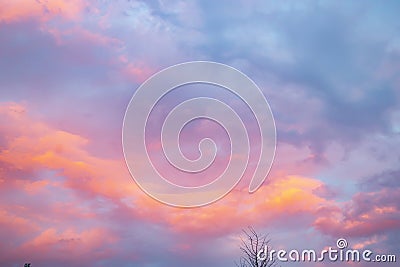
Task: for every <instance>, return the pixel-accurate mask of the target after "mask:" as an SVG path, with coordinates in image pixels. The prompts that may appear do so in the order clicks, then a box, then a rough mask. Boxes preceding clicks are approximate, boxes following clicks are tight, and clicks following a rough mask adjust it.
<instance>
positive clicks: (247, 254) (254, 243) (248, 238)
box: [235, 227, 277, 267]
mask: <svg viewBox="0 0 400 267" xmlns="http://www.w3.org/2000/svg"><path fill="white" fill-rule="evenodd" d="M243 233H244V237H241V238H240V239H241V244H240V250H241V251H242V256H241V257H240V260H239V263H237V262H235V263H236V266H238V267H275V266H277V264H276V260H275V259H270V258H269V257H265V259H259V258H258V257H257V254H258V253H259V251H260V250H263V252H264V253H266V255H269V252H270V251H271V249H272V248H271V246H270V241H271V240H270V239H268V238H267V236H266V235H260V234H257V232H256V231H255V230H254V229H253V228H252V227H248V229H247V230H243ZM263 258H264V257H263Z"/></svg>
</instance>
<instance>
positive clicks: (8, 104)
mask: <svg viewBox="0 0 400 267" xmlns="http://www.w3.org/2000/svg"><path fill="white" fill-rule="evenodd" d="M399 10H400V3H399V2H398V1H307V0H305V1H286V0H283V1H244V0H243V1H235V2H233V1H227V0H222V1H207V0H206V1H175V0H172V1H109V0H98V1H95V0H93V1H84V0H70V1H61V0H54V1H46V0H36V1H35V0H15V1H5V0H0V240H1V241H0V265H1V266H23V265H24V263H31V264H32V266H33V267H35V266H44V267H46V266H61V267H62V266H121V267H124V266H144V267H147V266H149V267H150V266H151V267H153V266H154V267H155V266H195V267H196V266H199V267H200V266H218V267H219V266H221V267H225V266H234V262H235V261H238V260H239V257H240V255H241V252H240V249H239V245H240V237H241V236H242V229H246V228H247V227H249V226H251V227H253V228H254V229H256V231H257V232H259V233H261V234H268V236H269V238H270V239H271V245H272V246H273V248H276V249H287V250H291V249H299V250H301V249H315V250H317V251H320V250H322V249H324V248H326V247H329V246H332V247H335V244H336V240H337V239H338V238H346V240H347V241H348V243H349V246H350V247H351V248H357V249H360V250H363V249H370V250H372V251H374V252H375V253H382V254H396V255H397V258H398V260H399V248H398V246H399V245H400V167H399V166H400V164H399V162H400V149H399V147H400V20H399V19H398V11H399ZM193 60H207V61H215V62H220V63H223V64H227V65H230V66H233V67H235V68H237V69H238V70H240V71H242V72H243V73H245V74H246V75H247V76H249V77H250V78H251V79H252V80H253V81H254V82H255V83H256V84H257V85H258V86H259V87H260V89H261V90H262V92H263V94H264V96H265V97H266V99H267V100H268V103H269V105H270V107H271V110H272V112H273V115H274V118H275V124H276V131H277V147H276V155H275V161H274V164H273V166H272V169H271V172H270V174H269V175H268V178H267V180H266V181H265V182H264V184H263V185H262V186H261V187H260V189H259V190H258V191H257V192H255V193H253V194H248V192H247V186H248V177H250V174H249V173H251V170H249V171H247V172H246V173H245V176H244V177H243V178H244V179H243V180H242V181H241V182H240V184H239V185H238V186H237V187H236V188H235V189H234V190H233V191H231V192H230V193H229V194H228V195H227V196H225V197H224V198H223V199H221V200H219V201H217V202H216V203H213V204H211V205H207V206H204V207H200V208H193V209H183V208H175V207H170V206H167V205H164V204H162V203H159V202H157V201H156V200H153V199H152V198H150V197H149V196H148V195H146V194H145V193H144V192H143V191H141V190H140V188H139V187H138V185H137V184H136V183H135V182H134V180H133V179H132V177H131V175H130V173H129V171H128V168H127V166H126V164H125V160H124V155H123V152H122V141H121V132H122V123H123V118H124V114H125V110H126V108H127V106H128V103H129V101H130V99H131V97H132V96H133V94H134V92H135V90H136V89H137V88H138V87H139V86H140V84H141V83H143V82H144V81H145V80H146V79H148V78H149V77H150V76H151V75H153V74H155V73H157V72H158V71H160V70H162V69H164V68H166V67H169V66H171V65H174V64H178V63H182V62H187V61H193ZM184 89H185V88H181V89H180V91H178V90H177V91H176V92H174V93H171V95H167V96H166V97H165V98H166V99H164V102H162V103H160V105H159V107H158V109H156V110H155V111H154V114H153V115H152V118H153V122H152V123H150V124H149V129H150V130H149V134H150V136H152V137H153V139H154V140H153V139H151V138H150V139H151V140H153V141H154V142H153V143H150V144H149V148H150V150H151V151H152V159H153V160H154V162H155V165H156V166H158V167H159V168H160V169H162V170H163V171H164V172H166V173H167V175H168V173H169V174H173V175H172V177H171V179H175V180H174V181H176V182H178V183H182V184H190V185H193V184H194V183H195V184H197V183H200V184H201V183H204V182H207V181H212V179H213V177H214V176H213V175H214V174H215V173H218V172H221V169H223V167H224V166H225V165H226V159H227V158H226V157H227V156H226V149H225V150H224V148H226V146H227V145H228V146H229V143H228V144H227V140H226V137H227V136H226V133H225V132H224V131H223V130H221V128H219V127H218V126H217V125H215V124H213V123H211V122H209V121H205V122H200V123H196V124H193V125H188V127H187V129H186V130H185V131H183V132H182V136H181V141H182V143H184V145H183V148H182V149H183V151H184V153H186V154H187V155H188V157H189V158H190V157H195V156H196V153H195V152H194V154H191V152H193V151H195V150H193V146H194V145H195V144H196V142H197V141H198V140H200V139H201V138H203V137H207V136H210V135H211V137H214V138H216V140H217V141H216V143H217V144H218V147H219V148H220V150H219V153H220V154H219V157H217V159H216V162H215V164H216V166H214V167H213V169H211V172H210V173H206V174H205V175H203V176H201V175H200V176H199V177H197V178H198V179H197V180H194V181H188V180H185V179H179V178H178V177H177V175H175V174H174V173H173V170H171V168H170V166H168V164H166V163H165V160H164V158H163V157H162V156H160V146H159V145H157V144H158V143H157V137H158V136H159V134H158V130H159V127H160V125H161V123H162V119H163V118H165V114H167V112H168V110H170V109H171V108H172V107H174V106H175V105H177V103H179V102H180V101H181V100H182V99H187V98H190V97H196V96H203V95H206V96H211V97H215V98H217V99H221V100H225V101H226V102H227V103H229V104H231V105H232V106H233V107H235V108H236V110H237V112H238V113H239V115H240V114H242V115H241V117H242V118H243V120H244V121H245V122H247V124H249V125H247V126H248V127H249V128H248V129H249V130H250V132H252V133H251V134H254V135H255V136H256V137H257V132H256V133H254V121H253V120H252V117H251V116H249V115H247V111H248V108H247V107H246V106H244V105H243V103H241V102H240V101H238V99H236V98H235V96H232V95H229V94H227V92H225V91H224V90H220V88H219V89H218V88H214V87H212V86H211V87H210V86H209V87H206V86H203V87H202V86H187V88H186V90H184ZM252 129H253V130H252ZM185 140H186V142H184V141H185ZM254 140H255V141H252V145H253V147H255V148H254V149H255V150H256V148H257V144H258V143H257V142H258V141H257V138H255V139H254ZM152 144H153V146H152ZM185 151H186V152H185ZM252 155H253V156H250V157H251V159H253V158H254V154H252ZM250 169H251V168H250ZM325 264H327V265H330V264H329V263H327V262H325V263H314V264H310V263H284V264H283V263H282V264H281V265H282V266H291V265H293V266H303V265H304V266H323V265H325ZM336 265H341V263H336ZM351 265H354V266H380V265H383V266H386V265H387V266H394V265H395V264H389V263H387V264H380V265H379V264H374V263H369V264H366V263H354V264H351Z"/></svg>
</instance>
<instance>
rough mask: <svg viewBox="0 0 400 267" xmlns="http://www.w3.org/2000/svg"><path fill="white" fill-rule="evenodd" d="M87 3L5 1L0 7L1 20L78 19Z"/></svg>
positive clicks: (54, 0)
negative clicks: (54, 17) (59, 17)
mask: <svg viewBox="0 0 400 267" xmlns="http://www.w3.org/2000/svg"><path fill="white" fill-rule="evenodd" d="M84 6H85V3H84V2H83V1H82V0H70V1H63V0H51V1H47V0H44V1H35V0H14V1H3V2H2V4H1V7H0V20H2V21H6V22H13V21H18V20H21V19H26V18H38V19H39V20H48V19H49V18H51V17H53V16H62V17H65V18H67V19H76V18H77V17H79V15H80V14H81V12H82V10H83V8H84Z"/></svg>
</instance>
